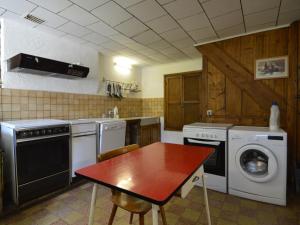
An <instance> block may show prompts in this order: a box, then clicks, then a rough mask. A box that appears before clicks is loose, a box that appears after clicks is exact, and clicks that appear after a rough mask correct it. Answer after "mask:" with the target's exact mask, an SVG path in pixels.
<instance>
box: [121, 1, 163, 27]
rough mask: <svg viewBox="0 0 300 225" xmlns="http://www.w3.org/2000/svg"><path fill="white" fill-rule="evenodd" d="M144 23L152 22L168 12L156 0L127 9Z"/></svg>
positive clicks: (143, 2)
mask: <svg viewBox="0 0 300 225" xmlns="http://www.w3.org/2000/svg"><path fill="white" fill-rule="evenodd" d="M127 10H128V11H129V12H131V13H132V14H133V15H135V16H136V17H137V18H139V19H140V20H141V21H143V22H147V21H150V20H152V19H155V18H157V17H160V16H162V15H165V14H166V11H165V10H164V9H163V8H162V7H161V6H160V5H159V4H158V3H157V2H155V1H154V0H146V1H142V2H140V3H138V4H136V5H134V6H131V7H129V8H128V9H127Z"/></svg>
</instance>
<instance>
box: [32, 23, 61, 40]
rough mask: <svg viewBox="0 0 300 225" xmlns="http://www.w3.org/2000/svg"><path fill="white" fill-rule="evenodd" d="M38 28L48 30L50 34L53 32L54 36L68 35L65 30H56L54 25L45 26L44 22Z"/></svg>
mask: <svg viewBox="0 0 300 225" xmlns="http://www.w3.org/2000/svg"><path fill="white" fill-rule="evenodd" d="M36 28H37V29H38V30H41V31H45V32H47V33H50V34H52V35H54V36H58V37H61V36H63V35H66V33H65V32H62V31H59V30H56V29H54V28H52V27H48V26H45V25H43V24H41V25H39V26H37V27H36Z"/></svg>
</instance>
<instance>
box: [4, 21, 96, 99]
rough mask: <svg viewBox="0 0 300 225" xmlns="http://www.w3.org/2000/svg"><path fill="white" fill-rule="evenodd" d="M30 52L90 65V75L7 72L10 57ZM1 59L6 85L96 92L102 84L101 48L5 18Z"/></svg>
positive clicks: (34, 88)
mask: <svg viewBox="0 0 300 225" xmlns="http://www.w3.org/2000/svg"><path fill="white" fill-rule="evenodd" d="M18 53H28V54H32V55H37V56H41V57H45V58H50V59H55V60H60V61H64V62H69V63H76V62H80V63H81V64H82V65H84V66H87V67H89V68H90V73H89V75H88V77H87V78H85V79H80V80H68V79H59V78H52V77H42V76H37V75H30V74H22V73H14V72H7V69H6V60H7V59H8V58H10V57H12V56H14V55H16V54H18ZM1 63H2V67H1V68H2V70H1V73H2V81H3V87H4V88H15V89H31V90H45V91H58V92H71V93H90V94H95V93H97V91H98V87H99V65H98V52H97V51H96V50H94V49H91V48H89V47H87V46H83V45H80V44H78V43H76V42H73V41H71V40H67V39H63V38H59V37H56V36H53V35H51V34H48V33H46V32H44V31H39V30H37V29H34V28H31V27H28V26H26V25H24V24H19V23H16V22H14V21H11V20H8V19H3V20H2V21H1Z"/></svg>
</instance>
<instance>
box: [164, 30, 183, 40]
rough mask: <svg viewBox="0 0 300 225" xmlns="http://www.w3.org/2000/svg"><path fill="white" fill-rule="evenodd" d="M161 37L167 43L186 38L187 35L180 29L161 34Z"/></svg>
mask: <svg viewBox="0 0 300 225" xmlns="http://www.w3.org/2000/svg"><path fill="white" fill-rule="evenodd" d="M161 36H162V37H163V38H164V39H166V40H167V41H170V42H172V41H178V40H180V39H184V38H187V37H188V35H187V34H186V33H185V32H184V31H183V30H182V29H181V28H178V29H173V30H169V31H167V32H164V33H162V34H161Z"/></svg>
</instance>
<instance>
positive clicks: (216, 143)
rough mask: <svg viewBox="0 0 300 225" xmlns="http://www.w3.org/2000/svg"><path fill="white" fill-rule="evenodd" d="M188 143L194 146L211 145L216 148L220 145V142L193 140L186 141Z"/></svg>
mask: <svg viewBox="0 0 300 225" xmlns="http://www.w3.org/2000/svg"><path fill="white" fill-rule="evenodd" d="M187 140H188V142H189V143H195V144H204V145H213V146H218V145H220V143H221V142H220V141H197V140H193V139H189V138H188V139H187Z"/></svg>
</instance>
